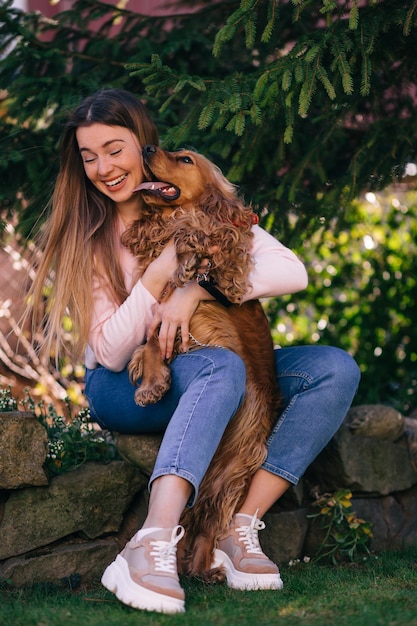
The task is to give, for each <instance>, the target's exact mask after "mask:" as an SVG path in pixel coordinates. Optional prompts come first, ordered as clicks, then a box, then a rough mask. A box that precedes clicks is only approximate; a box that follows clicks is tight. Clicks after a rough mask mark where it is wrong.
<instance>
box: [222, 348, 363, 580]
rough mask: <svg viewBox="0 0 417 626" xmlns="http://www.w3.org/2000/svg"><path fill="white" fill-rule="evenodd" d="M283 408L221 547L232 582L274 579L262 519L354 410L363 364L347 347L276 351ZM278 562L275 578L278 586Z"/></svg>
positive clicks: (223, 562) (297, 479)
mask: <svg viewBox="0 0 417 626" xmlns="http://www.w3.org/2000/svg"><path fill="white" fill-rule="evenodd" d="M275 359H276V366H277V374H278V382H279V386H280V390H281V393H282V395H283V402H284V410H283V411H282V413H281V415H280V417H279V419H278V421H277V423H276V424H275V427H274V429H273V430H272V433H271V435H270V437H269V439H268V455H267V458H266V461H265V463H264V464H263V466H262V467H261V468H260V469H259V470H258V471H257V472H256V474H255V475H254V477H253V480H252V483H251V485H250V488H249V491H248V494H247V497H246V499H245V501H244V503H243V505H242V507H241V509H240V511H239V512H238V514H237V515H236V516H235V518H234V520H233V522H232V525H231V528H230V533H229V535H228V536H226V537H225V538H223V539H222V540H221V541H220V542H219V549H218V550H216V559H217V563H218V564H223V565H224V566H225V567H226V572H227V579H228V583H229V585H230V586H233V587H238V588H240V587H239V585H246V587H247V588H252V589H255V588H261V587H260V586H259V584H258V586H256V585H257V582H258V581H259V580H261V581H262V572H264V576H265V581H266V582H265V584H267V583H268V581H271V582H273V573H274V567H275V568H276V566H275V564H273V563H272V562H271V561H270V560H269V559H268V558H267V557H266V556H265V555H264V554H263V552H262V549H261V547H260V544H259V540H258V530H262V529H263V528H264V527H265V525H264V523H263V522H260V519H261V518H262V517H263V515H264V514H265V513H266V511H268V509H269V508H270V507H271V506H272V505H273V504H274V502H276V501H277V500H278V499H279V498H280V497H281V496H282V495H283V494H284V493H285V491H286V490H287V488H288V487H289V486H290V484H296V483H297V482H298V481H299V479H300V478H301V476H302V475H303V474H304V472H305V470H306V469H307V467H308V466H309V465H310V463H312V461H313V460H314V459H315V458H316V456H317V455H318V454H319V453H320V452H321V450H322V449H323V448H324V447H325V445H326V444H327V443H328V441H329V440H330V439H331V438H332V436H333V435H334V434H335V432H336V431H337V429H338V428H339V426H340V425H341V423H342V421H343V419H344V418H345V416H346V413H347V411H348V410H349V407H350V404H351V402H352V400H353V397H354V395H355V393H356V389H357V386H358V383H359V378H360V374H359V368H358V366H357V365H356V363H355V361H354V360H353V359H352V358H351V357H350V356H349V355H348V354H347V353H346V352H344V351H342V350H339V349H338V348H332V347H327V346H305V347H294V348H283V349H280V350H276V351H275ZM278 578H279V574H278V569H277V568H276V578H275V581H276V582H275V584H276V585H277V587H275V588H279V581H278Z"/></svg>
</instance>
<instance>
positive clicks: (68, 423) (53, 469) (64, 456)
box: [0, 387, 118, 477]
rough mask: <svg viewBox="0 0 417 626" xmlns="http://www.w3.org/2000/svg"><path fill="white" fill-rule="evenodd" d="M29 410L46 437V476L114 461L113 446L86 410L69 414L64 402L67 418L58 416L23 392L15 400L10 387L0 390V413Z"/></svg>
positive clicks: (67, 402)
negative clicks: (42, 428)
mask: <svg viewBox="0 0 417 626" xmlns="http://www.w3.org/2000/svg"><path fill="white" fill-rule="evenodd" d="M19 407H20V410H24V411H31V412H32V413H34V414H35V415H37V417H38V419H39V422H40V423H41V424H42V425H43V426H44V427H45V429H46V432H47V434H48V453H47V457H46V461H45V469H46V471H47V473H48V475H49V476H50V477H52V476H56V475H57V474H63V473H65V472H68V471H69V470H72V469H75V468H77V467H79V466H80V465H83V464H84V463H86V462H87V461H99V462H101V463H109V462H110V461H112V460H114V459H116V458H118V453H117V450H116V447H115V445H114V443H113V441H112V440H111V439H109V438H108V437H107V435H106V434H103V432H101V431H100V432H98V431H97V430H96V429H95V428H94V425H93V423H92V422H91V420H90V414H89V411H88V409H81V410H80V411H78V413H77V414H76V415H72V414H71V413H72V409H71V404H70V402H69V400H68V399H67V400H66V408H67V412H68V416H67V417H63V416H62V415H59V413H58V412H57V410H56V408H55V407H54V406H53V405H52V404H49V405H48V406H46V405H45V403H44V402H42V401H41V402H38V403H35V401H34V400H33V398H32V397H31V396H30V395H29V393H27V395H26V397H25V398H24V399H23V400H21V401H17V400H16V399H15V398H14V397H13V395H12V391H11V388H10V387H7V388H1V389H0V413H4V412H5V411H18V410H19Z"/></svg>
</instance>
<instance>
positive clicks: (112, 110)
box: [29, 89, 158, 358]
mask: <svg viewBox="0 0 417 626" xmlns="http://www.w3.org/2000/svg"><path fill="white" fill-rule="evenodd" d="M93 123H100V124H108V125H110V126H123V127H125V128H128V129H129V130H131V131H132V132H133V133H134V134H135V135H136V137H137V139H138V141H139V144H140V145H141V146H144V145H146V144H153V145H157V144H158V131H157V129H156V127H155V125H154V123H153V122H152V120H151V118H150V117H149V114H148V112H147V110H146V108H145V106H144V105H143V104H142V103H141V102H140V101H139V100H138V99H137V98H136V97H135V96H134V95H133V94H131V93H129V92H128V91H125V90H123V89H102V90H100V91H98V92H96V93H95V94H93V95H92V96H90V97H88V98H86V99H85V100H83V102H82V103H81V104H80V105H79V106H78V108H77V109H76V110H75V111H74V112H73V114H72V116H71V117H70V119H69V121H68V122H67V124H66V127H65V131H64V133H63V136H62V138H61V150H60V171H59V174H58V177H57V180H56V184H55V189H54V193H53V196H52V199H51V203H50V215H49V218H48V221H47V222H46V224H45V225H44V228H43V232H42V235H41V239H40V249H41V255H40V262H39V265H38V267H37V269H36V277H35V280H34V282H33V284H32V287H31V290H30V297H29V303H30V304H29V306H30V309H31V312H32V320H33V324H32V335H33V337H34V338H36V344H37V345H38V346H40V347H41V351H42V352H45V354H46V355H50V354H52V352H53V353H54V354H55V357H56V358H58V355H59V354H60V352H62V350H63V348H64V346H65V345H66V342H64V335H65V332H64V327H63V321H64V319H65V317H66V316H68V317H69V319H70V320H71V323H72V337H73V340H72V341H73V343H72V347H71V353H72V355H73V356H74V357H79V356H81V355H82V353H83V351H84V350H85V347H86V344H87V339H88V334H89V330H90V323H91V312H92V280H93V273H94V271H97V270H98V269H99V271H100V275H101V277H102V279H103V288H104V285H106V288H108V289H110V292H111V295H112V297H113V298H114V300H115V302H116V303H117V304H121V303H122V302H123V300H125V298H126V297H127V291H126V286H125V283H124V279H123V274H122V270H121V267H120V263H119V261H118V255H117V254H116V250H115V236H114V233H115V224H116V217H117V212H116V205H115V203H114V202H113V201H112V200H111V199H110V198H108V197H107V196H105V195H104V194H102V193H101V192H99V191H98V190H97V189H96V187H94V185H93V184H92V183H91V181H90V180H89V179H88V178H87V176H86V175H85V171H84V166H83V163H82V159H81V156H80V152H79V148H78V143H77V139H76V130H77V128H79V127H80V126H87V125H89V124H93ZM39 337H41V338H40V339H39ZM67 349H68V348H67Z"/></svg>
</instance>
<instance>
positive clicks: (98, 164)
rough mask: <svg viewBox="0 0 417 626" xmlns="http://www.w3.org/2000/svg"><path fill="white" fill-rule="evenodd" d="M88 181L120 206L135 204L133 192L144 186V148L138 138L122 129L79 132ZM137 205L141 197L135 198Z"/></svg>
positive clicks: (103, 126) (84, 128)
mask: <svg viewBox="0 0 417 626" xmlns="http://www.w3.org/2000/svg"><path fill="white" fill-rule="evenodd" d="M76 137H77V142H78V147H79V149H80V154H81V158H82V160H83V163H84V170H85V173H86V175H87V178H89V179H90V180H91V182H92V183H93V185H94V186H95V187H97V189H99V191H101V192H102V193H103V194H105V195H106V196H108V197H109V198H111V199H112V200H114V202H116V204H117V205H122V204H123V203H128V202H129V201H132V192H133V189H134V188H135V187H137V186H138V185H139V184H140V183H141V182H143V179H144V177H143V169H142V148H141V146H140V145H139V142H138V140H137V138H136V136H135V135H134V134H133V133H132V131H130V130H129V129H128V128H124V127H123V126H108V125H107V124H97V123H94V124H91V125H89V126H81V127H80V128H77V130H76ZM133 200H134V202H135V204H136V203H137V200H138V196H137V194H135V196H133Z"/></svg>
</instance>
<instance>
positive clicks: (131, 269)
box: [86, 244, 176, 372]
mask: <svg viewBox="0 0 417 626" xmlns="http://www.w3.org/2000/svg"><path fill="white" fill-rule="evenodd" d="M122 256H123V259H122V261H123V268H124V270H125V273H126V275H127V276H133V275H134V273H135V263H136V261H135V259H134V257H133V256H131V255H130V253H129V252H128V251H127V249H124V251H123V252H122ZM175 267H176V255H175V251H174V246H173V244H168V245H167V246H165V248H164V250H163V252H162V253H161V254H160V256H159V257H158V258H157V259H156V260H155V261H153V262H152V263H151V264H150V265H149V267H148V268H147V269H146V271H145V272H144V274H143V276H142V278H141V279H140V280H139V281H138V282H137V283H136V284H135V285H134V286H133V288H132V290H131V293H130V295H129V296H128V297H127V298H126V300H125V301H124V302H123V303H122V304H121V305H120V306H118V305H117V303H115V301H114V300H113V299H112V297H111V293H110V291H109V289H106V287H105V285H103V281H100V280H99V279H98V277H96V278H95V279H94V285H93V315H92V322H91V329H90V334H89V339H88V343H89V347H88V349H87V351H86V366H87V367H89V368H93V367H95V366H96V365H97V362H98V363H100V364H101V365H103V366H104V367H107V368H108V369H110V370H113V371H116V372H117V371H121V370H122V369H123V368H124V367H125V366H126V365H127V363H128V362H129V360H130V358H131V356H132V353H133V351H134V349H135V348H136V347H137V346H138V345H140V344H141V343H143V342H144V341H145V338H146V333H147V329H148V327H149V325H150V323H151V321H152V320H153V317H154V312H155V307H156V304H157V300H158V298H160V296H161V294H162V292H163V290H164V288H165V286H166V284H167V282H168V280H169V278H170V276H171V275H172V273H173V271H174V269H175ZM128 282H129V281H128Z"/></svg>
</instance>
